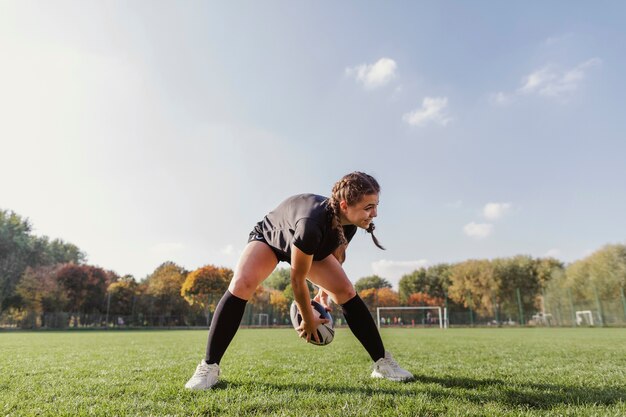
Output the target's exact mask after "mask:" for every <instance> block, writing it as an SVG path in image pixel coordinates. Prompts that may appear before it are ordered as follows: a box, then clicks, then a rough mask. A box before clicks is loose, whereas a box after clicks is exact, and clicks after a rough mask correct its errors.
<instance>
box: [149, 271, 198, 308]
mask: <svg viewBox="0 0 626 417" xmlns="http://www.w3.org/2000/svg"><path fill="white" fill-rule="evenodd" d="M186 277H187V271H186V270H185V269H184V268H183V267H181V266H178V265H176V264H175V263H174V262H169V261H168V262H164V263H162V264H161V265H159V266H158V267H157V268H156V269H155V270H154V272H153V273H152V274H150V275H149V276H148V277H147V278H146V283H147V294H148V295H151V296H153V297H154V304H155V307H156V309H157V311H158V312H159V313H160V315H162V316H176V315H181V314H184V312H185V311H186V308H185V307H186V306H187V305H188V304H187V303H186V302H185V299H184V298H183V297H181V295H180V294H181V289H182V286H183V283H184V282H185V278H186Z"/></svg>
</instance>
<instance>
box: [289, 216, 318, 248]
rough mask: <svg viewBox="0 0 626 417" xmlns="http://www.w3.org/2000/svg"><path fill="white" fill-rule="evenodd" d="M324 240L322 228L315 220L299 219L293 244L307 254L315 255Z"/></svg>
mask: <svg viewBox="0 0 626 417" xmlns="http://www.w3.org/2000/svg"><path fill="white" fill-rule="evenodd" d="M321 242H322V228H321V226H320V225H319V223H317V222H316V221H315V220H313V219H311V218H304V219H300V220H298V222H297V223H296V229H295V231H294V234H293V244H294V245H295V247H296V248H298V249H300V250H301V251H302V252H304V253H306V254H307V255H313V254H314V253H315V251H316V250H317V248H318V247H319V246H320V243H321Z"/></svg>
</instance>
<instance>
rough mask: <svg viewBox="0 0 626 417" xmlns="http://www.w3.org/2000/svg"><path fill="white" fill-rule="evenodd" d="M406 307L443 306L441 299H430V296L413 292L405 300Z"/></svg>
mask: <svg viewBox="0 0 626 417" xmlns="http://www.w3.org/2000/svg"><path fill="white" fill-rule="evenodd" d="M406 303H407V305H409V306H417V307H419V306H435V307H440V306H442V305H443V303H444V300H443V298H438V297H431V296H430V295H428V294H426V293H423V292H414V293H413V294H410V295H409V298H408V299H407V302H406Z"/></svg>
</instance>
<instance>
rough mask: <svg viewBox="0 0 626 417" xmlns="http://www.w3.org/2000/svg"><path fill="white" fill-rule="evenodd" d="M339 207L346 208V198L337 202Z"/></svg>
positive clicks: (343, 209)
mask: <svg viewBox="0 0 626 417" xmlns="http://www.w3.org/2000/svg"><path fill="white" fill-rule="evenodd" d="M339 208H340V209H341V211H346V210H348V203H346V200H341V201H340V202H339Z"/></svg>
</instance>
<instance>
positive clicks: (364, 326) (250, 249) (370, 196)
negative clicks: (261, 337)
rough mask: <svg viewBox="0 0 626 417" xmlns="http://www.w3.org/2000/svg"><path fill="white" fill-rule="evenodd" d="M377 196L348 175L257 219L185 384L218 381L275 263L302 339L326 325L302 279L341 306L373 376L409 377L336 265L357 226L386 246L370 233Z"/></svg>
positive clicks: (362, 178)
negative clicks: (328, 192)
mask: <svg viewBox="0 0 626 417" xmlns="http://www.w3.org/2000/svg"><path fill="white" fill-rule="evenodd" d="M379 193H380V186H379V185H378V182H376V180H375V179H374V178H373V177H371V176H369V175H367V174H364V173H362V172H353V173H351V174H348V175H346V176H344V177H343V178H342V179H341V180H339V181H338V182H337V183H336V184H335V186H334V187H333V190H332V196H331V197H330V198H325V197H322V196H318V195H314V194H300V195H296V196H293V197H290V198H288V199H287V200H285V201H284V202H283V203H281V204H280V205H279V206H278V207H277V208H276V209H275V210H273V211H272V212H271V213H269V214H268V215H267V216H265V218H264V219H263V220H262V221H260V222H259V223H257V225H256V226H255V227H254V230H253V231H252V232H251V233H250V237H249V239H248V245H247V246H246V248H245V250H244V252H243V254H242V255H241V259H240V260H239V264H238V265H237V268H236V269H235V274H234V276H233V279H232V281H231V283H230V285H229V287H228V291H226V293H225V294H224V296H223V297H222V299H221V300H220V302H219V303H218V305H217V308H216V309H215V313H214V314H213V320H212V322H211V328H210V331H209V341H208V345H207V352H206V357H205V359H203V360H202V361H201V362H200V364H199V365H198V367H197V368H196V372H195V373H194V375H193V376H192V377H191V379H190V380H189V381H188V382H187V384H185V387H186V388H188V389H195V390H199V389H208V388H211V387H212V386H213V385H215V384H216V383H217V381H218V379H219V375H220V367H219V363H220V360H221V359H222V356H223V355H224V353H225V352H226V349H227V347H228V345H229V344H230V342H231V340H232V339H233V337H234V336H235V333H236V332H237V329H238V328H239V324H240V322H241V318H242V317H243V313H244V309H245V307H246V303H247V302H248V300H249V299H250V297H252V294H253V293H254V290H255V289H256V288H257V286H258V285H260V284H261V282H263V280H265V279H266V278H267V277H268V276H269V274H270V273H271V272H272V271H273V270H274V268H275V267H276V265H277V264H278V262H279V261H285V262H289V263H290V264H291V285H292V288H293V293H294V297H295V301H296V303H297V305H298V309H299V310H300V312H301V314H302V323H301V325H300V327H299V328H298V331H299V334H300V337H302V338H304V339H306V340H307V341H309V340H310V339H311V337H313V338H315V340H317V332H316V328H317V326H318V325H320V324H321V323H324V322H326V320H324V319H320V318H318V317H317V315H315V314H313V308H312V307H311V304H310V294H309V290H308V288H307V285H306V279H307V278H308V279H309V280H310V281H311V282H313V283H314V284H315V285H317V286H318V287H319V292H318V294H317V296H316V297H315V299H316V300H317V301H319V302H320V303H321V304H322V305H323V306H324V307H326V308H328V296H330V297H331V298H332V300H333V301H334V302H335V303H336V304H339V305H340V306H341V308H342V311H343V315H344V317H345V319H346V322H347V323H348V326H350V330H352V333H354V335H355V336H356V337H357V339H358V340H359V341H360V342H361V344H362V345H363V347H364V348H365V349H366V350H367V352H368V353H369V355H370V356H371V358H372V360H373V361H374V366H373V368H374V369H373V371H372V375H371V376H372V377H374V378H386V379H390V380H393V381H404V380H407V379H411V378H412V377H413V375H412V374H411V373H410V372H408V371H406V370H404V369H402V368H401V367H400V366H399V365H398V364H397V362H396V361H395V360H394V359H393V357H392V356H391V354H390V353H389V352H386V351H385V348H384V346H383V342H382V339H381V338H380V334H379V333H378V329H377V328H376V324H375V322H374V319H373V318H372V316H371V315H370V312H369V311H368V309H367V307H366V305H365V303H364V302H363V300H361V298H360V297H359V296H358V295H357V294H356V292H355V290H354V287H353V286H352V283H351V282H350V280H349V279H348V277H347V276H346V273H345V272H344V270H343V268H342V267H341V264H342V263H343V261H344V260H345V250H346V248H347V246H348V242H350V240H351V239H352V237H353V236H354V234H355V233H356V230H357V228H362V229H365V230H367V231H368V232H369V233H370V234H371V235H372V240H373V241H374V244H375V245H376V246H378V247H379V248H381V249H384V248H383V247H382V246H381V245H380V243H378V240H377V239H376V237H375V236H374V233H373V232H374V223H373V221H372V220H373V219H374V217H376V215H377V208H378V195H379Z"/></svg>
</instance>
